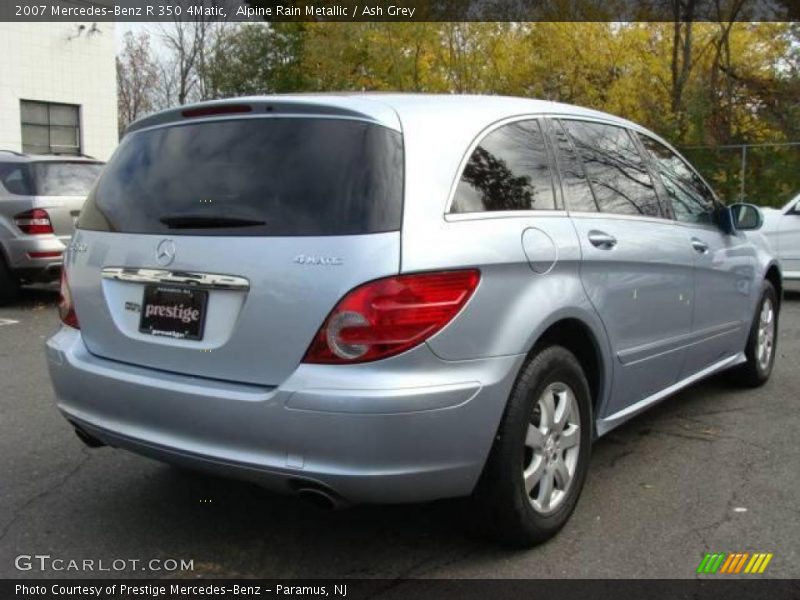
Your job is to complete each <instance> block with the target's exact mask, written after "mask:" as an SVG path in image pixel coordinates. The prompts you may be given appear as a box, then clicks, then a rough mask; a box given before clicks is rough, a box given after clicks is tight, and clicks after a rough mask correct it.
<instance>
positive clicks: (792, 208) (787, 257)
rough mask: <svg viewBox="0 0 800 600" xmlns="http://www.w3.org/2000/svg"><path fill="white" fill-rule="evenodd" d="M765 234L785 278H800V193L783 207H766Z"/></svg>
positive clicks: (764, 210) (764, 211) (763, 230)
mask: <svg viewBox="0 0 800 600" xmlns="http://www.w3.org/2000/svg"><path fill="white" fill-rule="evenodd" d="M762 210H763V213H764V227H763V228H762V232H763V234H764V235H765V236H766V237H767V239H768V240H769V242H770V245H771V246H772V248H773V250H774V252H775V255H776V256H777V257H778V259H779V260H780V263H781V268H782V270H783V277H784V278H785V279H800V194H798V195H797V196H795V197H794V198H793V199H792V200H790V201H789V202H788V203H786V205H785V206H784V207H783V208H779V209H775V208H764V209H762Z"/></svg>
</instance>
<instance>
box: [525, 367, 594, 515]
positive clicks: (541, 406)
mask: <svg viewBox="0 0 800 600" xmlns="http://www.w3.org/2000/svg"><path fill="white" fill-rule="evenodd" d="M580 442H581V432H580V410H579V408H578V401H577V399H576V398H575V393H574V392H573V391H572V389H571V388H570V387H569V386H568V385H567V384H565V383H561V382H556V383H552V384H550V385H548V386H547V388H546V389H545V390H544V392H542V394H541V396H539V399H538V400H537V401H536V404H535V406H534V409H533V414H532V415H531V420H530V423H529V424H528V430H527V433H526V435H525V448H524V452H525V456H524V461H523V472H522V476H523V480H524V484H525V491H526V493H527V496H528V499H529V501H530V503H531V505H532V506H533V509H534V510H535V511H536V512H538V513H541V514H547V513H551V512H553V511H555V510H556V509H558V507H559V506H560V505H561V503H562V502H563V501H564V499H565V498H566V496H567V492H568V491H569V488H570V484H571V483H572V480H573V478H574V476H575V470H576V468H577V465H578V454H579V452H580Z"/></svg>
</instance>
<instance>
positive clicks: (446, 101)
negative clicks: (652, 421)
mask: <svg viewBox="0 0 800 600" xmlns="http://www.w3.org/2000/svg"><path fill="white" fill-rule="evenodd" d="M760 224H761V215H760V213H759V211H758V209H757V208H756V207H754V206H752V205H745V204H741V205H736V206H735V207H732V208H725V207H723V206H722V205H720V204H719V203H718V201H717V199H716V197H715V196H714V193H713V192H712V191H711V189H710V188H709V187H708V186H707V185H706V183H705V182H704V181H703V179H702V178H701V177H700V176H699V175H698V174H697V173H696V171H695V170H694V169H693V168H692V167H691V166H690V165H689V164H688V163H687V162H686V161H685V160H684V159H683V158H682V157H681V156H680V155H679V154H678V153H677V152H676V151H675V150H674V149H673V148H672V147H671V146H670V145H669V144H668V143H667V142H665V141H664V140H662V139H661V138H659V137H658V136H656V135H654V134H653V133H651V132H649V131H647V130H646V129H643V128H642V127H639V126H638V125H635V124H634V123H631V122H628V121H625V120H623V119H620V118H617V117H614V116H611V115H608V114H605V113H601V112H596V111H592V110H586V109H582V108H577V107H574V106H568V105H562V104H554V103H549V102H541V101H535V100H524V99H515V98H501V97H480V96H474V97H470V96H425V95H358V94H357V95H331V96H325V95H320V96H318V95H312V96H302V95H299V96H275V97H256V98H242V99H236V100H226V101H215V102H209V103H203V104H197V105H194V106H190V107H182V108H178V109H174V110H168V111H165V112H161V113H158V114H155V115H152V116H149V117H147V118H144V119H142V120H140V121H138V122H136V123H135V124H133V125H132V126H131V127H130V129H129V130H128V132H127V134H126V135H125V136H124V138H123V140H122V142H121V144H120V146H119V148H118V149H117V151H116V153H115V154H114V156H113V158H112V159H111V160H110V162H109V164H108V165H107V167H106V168H105V170H104V171H103V174H102V176H101V177H100V180H99V182H98V184H97V186H96V187H95V188H94V190H93V191H92V193H91V194H90V196H89V199H88V201H87V204H86V207H85V209H84V211H83V213H82V214H81V217H80V221H79V223H78V230H77V232H76V234H75V237H74V241H73V243H72V244H71V245H70V248H69V251H68V255H67V260H66V268H65V269H64V277H63V279H62V301H61V305H60V312H61V319H62V321H63V327H62V328H61V329H60V331H59V332H58V333H56V334H55V335H54V336H53V337H52V338H50V339H49V340H48V342H47V358H48V363H49V368H50V374H51V377H52V381H53V384H54V386H55V391H56V397H57V403H58V407H59V409H60V410H61V411H62V412H63V414H64V416H65V417H66V418H67V419H68V420H69V422H70V423H71V424H72V425H73V426H74V427H75V429H76V431H77V433H78V435H79V437H81V438H82V439H83V440H84V441H85V442H86V443H87V444H89V445H90V446H99V445H103V444H108V445H111V446H114V447H119V448H125V449H128V450H132V451H134V452H138V453H141V454H143V455H146V456H150V457H153V458H156V459H158V460H162V461H165V462H168V463H175V464H178V465H181V466H184V467H190V468H196V469H202V470H207V471H211V472H215V473H221V474H224V475H227V476H231V477H239V478H243V479H248V480H252V481H256V482H259V483H261V484H262V485H264V486H267V487H269V488H272V489H274V490H278V491H281V492H286V493H294V494H298V495H300V496H304V497H307V498H310V499H314V500H315V501H317V502H318V503H321V504H326V505H331V506H336V505H340V504H344V503H351V502H376V503H385V502H390V503H396V502H420V501H428V500H433V499H438V498H450V497H461V496H470V497H471V499H472V503H473V504H472V505H473V507H474V510H475V514H476V515H477V516H476V517H475V519H474V521H475V522H476V523H478V524H480V525H483V526H485V527H486V528H487V529H489V530H491V532H492V533H493V534H494V535H496V536H497V537H498V538H500V539H503V540H506V541H508V542H511V543H516V544H522V545H526V544H532V543H536V542H541V541H542V540H545V539H547V538H548V537H550V536H552V535H553V534H555V533H556V532H557V531H558V530H559V528H560V527H561V526H562V525H564V523H565V522H566V521H567V519H568V517H569V516H570V514H571V513H572V510H573V508H574V507H575V504H576V502H577V500H578V496H579V494H580V492H581V488H582V487H583V483H584V478H585V477H586V471H587V468H588V465H589V455H590V451H591V444H592V441H593V440H594V439H595V438H597V437H599V436H602V435H604V434H606V433H608V432H609V431H611V430H612V429H613V428H614V427H617V426H618V425H620V424H621V423H624V422H625V421H627V420H628V419H630V418H631V417H633V416H634V415H636V414H638V413H640V412H641V411H643V410H645V409H646V408H648V407H650V406H652V405H653V404H655V403H657V402H659V401H660V400H663V399H664V398H666V397H667V396H669V395H670V394H672V393H674V392H676V391H678V390H680V389H681V388H684V387H686V386H688V385H690V384H692V383H694V382H696V381H699V380H700V379H703V378H705V377H708V376H709V375H712V374H714V373H719V372H721V371H723V370H726V369H735V370H736V372H735V375H736V377H738V378H739V379H740V380H741V381H742V382H743V383H745V384H747V385H759V384H761V383H763V382H764V381H766V379H767V378H768V377H769V375H770V372H771V370H772V366H773V361H774V358H775V341H776V336H777V320H778V311H779V308H780V300H781V285H782V284H781V274H780V271H779V269H778V265H777V262H776V261H775V259H774V258H773V257H772V256H770V255H769V254H768V252H767V251H766V249H765V247H762V246H761V245H759V244H758V243H755V242H753V241H750V240H749V239H748V237H747V235H746V234H745V233H744V232H743V231H742V230H744V229H756V228H758V227H759V226H760ZM754 237H757V236H754Z"/></svg>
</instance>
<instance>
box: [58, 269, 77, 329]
mask: <svg viewBox="0 0 800 600" xmlns="http://www.w3.org/2000/svg"><path fill="white" fill-rule="evenodd" d="M58 316H59V317H60V318H61V322H62V323H64V325H69V326H70V327H74V328H75V329H80V328H81V326H80V323H78V315H76V314H75V305H74V304H73V303H72V294H71V293H70V291H69V282H67V268H66V266H64V267H62V269H61V292H60V295H59V297H58Z"/></svg>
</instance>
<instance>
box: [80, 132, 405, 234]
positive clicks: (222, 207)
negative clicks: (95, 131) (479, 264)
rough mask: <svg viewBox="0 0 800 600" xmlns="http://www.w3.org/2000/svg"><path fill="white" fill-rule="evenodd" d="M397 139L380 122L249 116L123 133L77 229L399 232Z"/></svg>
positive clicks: (400, 151) (400, 144)
mask: <svg viewBox="0 0 800 600" xmlns="http://www.w3.org/2000/svg"><path fill="white" fill-rule="evenodd" d="M402 203H403V141H402V137H401V135H400V134H399V133H398V132H396V131H393V130H391V129H387V128H385V127H382V126H380V125H376V124H372V123H367V122H363V121H357V120H345V119H330V118H305V117H303V118H295V117H288V118H255V119H254V118H251V119H238V120H236V119H233V120H231V119H228V120H219V121H206V122H196V123H187V124H183V123H181V124H177V125H170V126H167V127H161V128H156V129H150V130H142V131H137V132H135V133H133V134H130V135H129V136H127V137H126V138H124V139H123V141H122V143H121V145H120V147H119V148H118V150H117V152H116V153H115V154H114V156H113V157H112V159H111V161H109V164H108V165H107V167H106V169H105V171H104V173H103V176H102V177H101V179H100V181H99V183H98V186H97V187H96V189H95V190H94V191H93V193H92V194H91V195H90V197H89V199H88V201H87V203H86V206H85V208H84V210H83V212H82V215H81V219H80V221H79V223H78V226H79V227H80V228H81V229H94V230H102V231H118V232H125V233H149V234H166V233H169V234H171V235H181V234H184V235H246V236H302V235H305V236H323V235H351V234H365V233H377V232H384V231H396V230H399V229H400V224H401V216H402Z"/></svg>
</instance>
